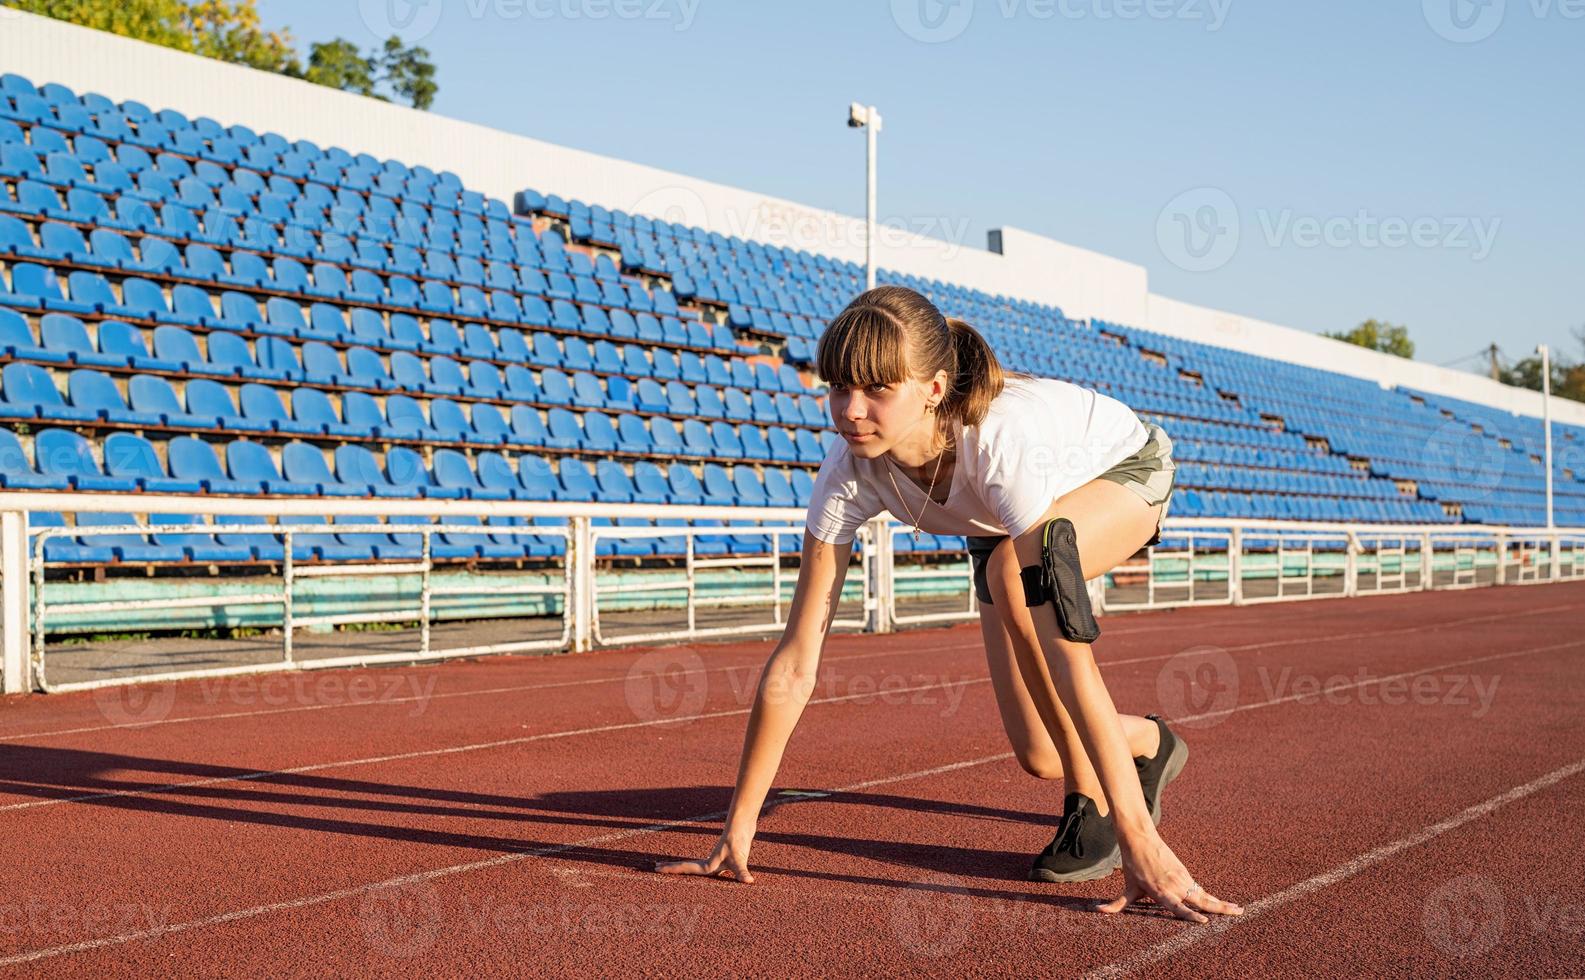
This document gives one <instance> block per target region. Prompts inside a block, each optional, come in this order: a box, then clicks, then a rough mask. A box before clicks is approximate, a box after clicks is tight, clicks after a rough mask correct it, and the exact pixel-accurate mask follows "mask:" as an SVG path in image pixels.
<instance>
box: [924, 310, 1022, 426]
mask: <svg viewBox="0 0 1585 980" xmlns="http://www.w3.org/2000/svg"><path fill="white" fill-rule="evenodd" d="M947 330H948V331H949V332H950V334H951V337H952V348H953V350H954V352H955V353H956V355H957V356H956V361H957V374H956V375H955V376H954V377H953V379H952V391H951V392H950V393H949V394H948V395H947V397H946V398H945V399H944V400H943V401H942V403H941V408H940V410H939V411H940V413H941V415H942V416H943V418H945V419H956V420H957V421H959V422H962V423H963V424H964V425H979V424H980V422H981V421H983V420H984V418H985V414H986V413H987V412H989V411H990V410H991V402H992V401H994V400H995V399H996V396H997V395H1000V394H1001V393H1002V386H1003V385H1004V384H1005V382H1006V380H1007V372H1006V371H1005V370H1003V368H1002V362H1001V361H999V360H997V359H996V352H995V351H993V350H991V345H990V344H989V343H987V342H986V340H985V338H984V337H983V336H981V335H980V332H979V331H978V330H975V329H974V328H973V327H971V326H969V325H968V324H967V323H965V322H964V321H962V320H959V319H957V318H956V317H947Z"/></svg>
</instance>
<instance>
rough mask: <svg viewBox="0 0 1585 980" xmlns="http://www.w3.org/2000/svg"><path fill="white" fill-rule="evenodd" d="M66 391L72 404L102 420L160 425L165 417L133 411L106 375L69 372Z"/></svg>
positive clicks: (122, 423) (90, 372) (140, 424)
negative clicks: (93, 413)
mask: <svg viewBox="0 0 1585 980" xmlns="http://www.w3.org/2000/svg"><path fill="white" fill-rule="evenodd" d="M66 386H67V387H66V390H67V392H68V393H70V395H71V399H72V404H73V405H74V406H76V407H77V408H80V409H87V410H89V411H93V412H97V413H98V415H99V417H100V418H102V419H104V420H105V421H106V422H110V423H113V424H116V425H136V426H149V425H161V424H162V423H163V422H164V421H165V420H164V419H163V418H162V417H161V416H160V415H158V414H156V413H153V412H137V411H133V410H132V409H131V408H129V407H127V403H126V400H125V399H124V398H122V396H121V391H120V390H119V389H118V388H117V387H116V383H115V382H114V381H112V380H110V376H109V375H106V374H102V373H100V372H98V371H90V370H88V369H86V368H78V369H77V370H76V371H73V372H72V373H71V374H70V375H69V376H68V377H67V381H66Z"/></svg>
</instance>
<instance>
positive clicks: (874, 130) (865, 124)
mask: <svg viewBox="0 0 1585 980" xmlns="http://www.w3.org/2000/svg"><path fill="white" fill-rule="evenodd" d="M848 128H849V129H862V130H864V131H865V137H866V142H867V143H868V145H869V152H868V154H867V162H866V164H865V172H866V176H865V182H864V187H865V196H866V203H865V206H864V288H865V289H874V288H875V136H876V134H878V133H879V132H880V131H881V113H880V110H879V109H877V108H875V107H874V106H872V105H871V106H866V105H860V104H859V103H857V102H854V103H852V104H851V105H849V106H848Z"/></svg>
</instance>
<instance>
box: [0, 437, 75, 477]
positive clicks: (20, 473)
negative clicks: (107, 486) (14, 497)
mask: <svg viewBox="0 0 1585 980" xmlns="http://www.w3.org/2000/svg"><path fill="white" fill-rule="evenodd" d="M0 487H4V488H5V489H7V490H67V489H70V488H71V480H70V478H69V477H66V476H60V475H45V474H42V473H39V472H38V471H37V470H35V469H34V468H33V464H32V463H31V462H30V461H29V460H28V456H27V453H26V452H25V451H24V450H23V448H22V443H21V440H19V439H18V438H17V436H16V433H14V432H12V431H11V430H10V429H0Z"/></svg>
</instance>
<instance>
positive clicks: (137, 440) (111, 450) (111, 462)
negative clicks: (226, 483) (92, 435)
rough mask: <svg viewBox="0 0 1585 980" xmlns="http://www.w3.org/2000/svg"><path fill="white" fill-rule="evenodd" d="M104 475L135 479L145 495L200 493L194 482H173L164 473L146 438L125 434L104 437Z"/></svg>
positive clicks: (180, 480) (198, 485)
mask: <svg viewBox="0 0 1585 980" xmlns="http://www.w3.org/2000/svg"><path fill="white" fill-rule="evenodd" d="M104 453H105V472H106V474H108V475H109V476H112V477H122V478H126V479H130V480H135V481H137V483H138V486H139V488H140V489H141V490H143V491H144V492H145V493H201V492H202V491H203V486H202V485H201V484H200V483H199V482H198V481H196V480H182V479H173V478H172V477H170V476H167V475H166V473H165V467H164V466H162V465H161V464H160V458H159V454H158V453H157V452H156V451H155V449H154V446H153V444H152V443H150V442H149V441H148V440H147V439H144V438H142V437H141V436H135V435H133V434H131V433H129V432H114V433H111V434H110V435H108V436H106V437H105V442H104Z"/></svg>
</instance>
